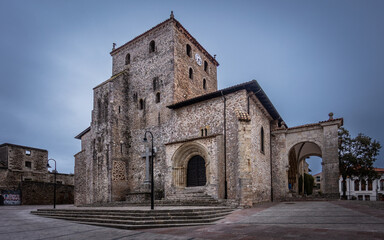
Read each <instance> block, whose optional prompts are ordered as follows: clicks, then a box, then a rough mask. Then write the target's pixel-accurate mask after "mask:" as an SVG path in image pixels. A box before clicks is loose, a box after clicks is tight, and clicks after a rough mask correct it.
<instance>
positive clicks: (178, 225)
mask: <svg viewBox="0 0 384 240" xmlns="http://www.w3.org/2000/svg"><path fill="white" fill-rule="evenodd" d="M77 223H80V224H87V225H94V226H99V227H110V228H119V229H127V230H134V229H148V228H171V227H193V226H201V225H203V226H204V225H212V224H215V223H184V224H180V223H178V224H161V225H160V224H155V225H151V224H144V225H126V224H109V223H96V222H77Z"/></svg>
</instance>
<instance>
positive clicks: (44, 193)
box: [20, 181, 74, 205]
mask: <svg viewBox="0 0 384 240" xmlns="http://www.w3.org/2000/svg"><path fill="white" fill-rule="evenodd" d="M20 189H21V204H23V205H48V204H53V197H54V196H53V191H54V184H53V183H45V182H34V181H28V182H22V183H21V188H20ZM73 202H74V198H73V185H66V184H56V204H73Z"/></svg>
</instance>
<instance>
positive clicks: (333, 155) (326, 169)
mask: <svg viewBox="0 0 384 240" xmlns="http://www.w3.org/2000/svg"><path fill="white" fill-rule="evenodd" d="M322 126H323V137H324V140H323V141H324V142H323V149H322V155H323V156H322V157H323V163H322V164H323V179H324V182H322V185H323V187H322V189H323V190H324V194H326V195H328V197H332V198H339V195H340V194H339V184H338V182H339V155H338V135H337V130H338V126H337V125H336V124H332V125H331V124H327V123H324V124H322Z"/></svg>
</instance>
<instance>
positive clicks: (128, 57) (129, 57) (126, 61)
mask: <svg viewBox="0 0 384 240" xmlns="http://www.w3.org/2000/svg"><path fill="white" fill-rule="evenodd" d="M130 63H131V54H129V53H128V54H127V55H126V56H125V65H128V64H130Z"/></svg>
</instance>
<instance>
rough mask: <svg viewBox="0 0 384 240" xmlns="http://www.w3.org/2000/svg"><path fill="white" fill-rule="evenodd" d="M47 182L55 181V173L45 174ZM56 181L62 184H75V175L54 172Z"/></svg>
mask: <svg viewBox="0 0 384 240" xmlns="http://www.w3.org/2000/svg"><path fill="white" fill-rule="evenodd" d="M47 182H51V183H54V182H55V174H54V173H52V172H50V173H48V176H47ZM56 182H58V183H60V184H64V185H72V186H73V185H74V184H75V176H74V174H65V173H57V174H56Z"/></svg>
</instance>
